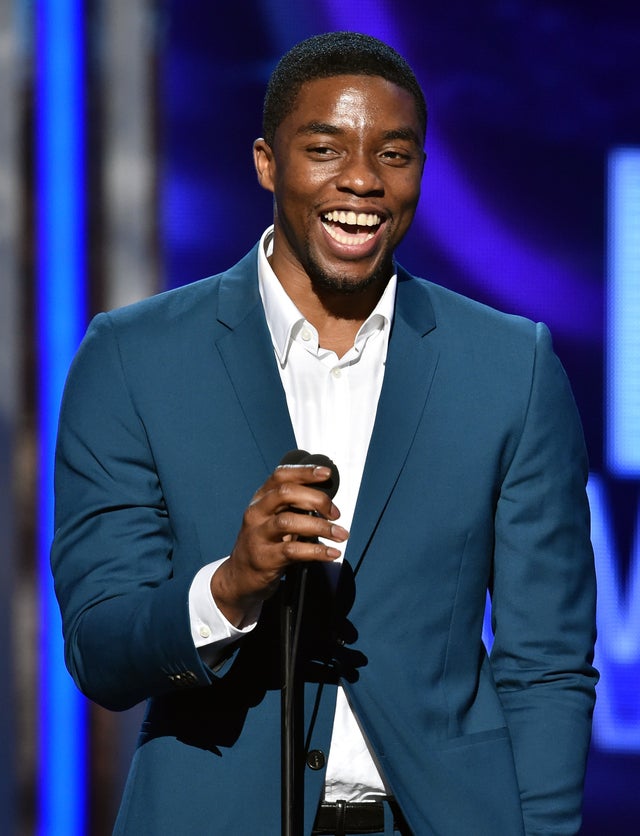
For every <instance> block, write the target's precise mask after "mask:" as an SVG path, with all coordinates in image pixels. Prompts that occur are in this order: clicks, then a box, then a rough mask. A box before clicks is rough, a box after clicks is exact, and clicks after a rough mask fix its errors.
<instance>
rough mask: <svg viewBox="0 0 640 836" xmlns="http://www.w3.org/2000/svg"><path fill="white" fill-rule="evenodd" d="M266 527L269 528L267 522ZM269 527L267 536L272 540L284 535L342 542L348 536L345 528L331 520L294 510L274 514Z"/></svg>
mask: <svg viewBox="0 0 640 836" xmlns="http://www.w3.org/2000/svg"><path fill="white" fill-rule="evenodd" d="M267 528H269V523H268V522H267ZM270 528H271V530H270V532H269V533H268V534H267V536H268V537H269V539H270V540H272V541H278V540H282V539H283V538H285V537H287V538H291V537H305V538H317V537H322V538H323V539H325V540H333V541H334V542H336V543H343V542H344V541H345V540H347V539H348V537H349V532H348V531H347V530H346V528H343V527H342V526H341V525H337V524H336V523H334V522H331V520H326V519H324V518H323V517H316V516H312V515H309V514H297V513H296V512H295V511H282V512H281V513H279V514H275V515H274V516H273V517H272V518H271V526H270Z"/></svg>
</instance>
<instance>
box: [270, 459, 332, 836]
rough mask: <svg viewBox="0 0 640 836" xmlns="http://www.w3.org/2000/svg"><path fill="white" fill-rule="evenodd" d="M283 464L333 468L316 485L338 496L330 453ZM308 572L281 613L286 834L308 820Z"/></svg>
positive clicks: (287, 591)
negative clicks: (304, 650) (303, 645)
mask: <svg viewBox="0 0 640 836" xmlns="http://www.w3.org/2000/svg"><path fill="white" fill-rule="evenodd" d="M280 464H281V465H287V464H289V465H295V464H315V465H323V466H324V467H329V468H330V470H331V476H330V478H329V479H328V480H327V481H326V482H322V483H320V484H315V485H313V487H314V488H316V489H318V490H320V491H323V492H324V493H326V494H327V496H329V497H331V498H332V499H333V497H334V496H335V495H336V493H337V491H338V486H339V484H340V477H339V475H338V469H337V467H336V466H335V464H334V463H333V462H332V461H331V459H329V458H327V456H323V455H321V454H313V455H312V454H309V453H307V451H306V450H291V451H290V452H288V453H286V454H285V456H284V457H283V458H282V460H281V461H280ZM302 513H305V512H302ZM308 571H309V564H305V563H301V564H300V565H299V566H292V567H290V568H289V570H288V571H287V573H286V576H285V579H284V582H283V584H284V588H283V595H282V610H281V614H280V634H281V635H280V645H281V649H280V666H281V680H282V681H281V691H280V712H281V732H280V749H281V802H280V803H281V820H282V836H300V834H301V833H302V828H303V821H304V780H303V779H304V766H303V764H304V762H303V755H304V682H301V681H300V680H299V677H298V676H297V675H296V673H297V671H296V668H297V665H296V662H297V658H298V647H299V643H300V632H301V627H302V613H303V609H304V598H305V591H306V586H307V576H308Z"/></svg>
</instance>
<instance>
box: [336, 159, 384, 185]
mask: <svg viewBox="0 0 640 836" xmlns="http://www.w3.org/2000/svg"><path fill="white" fill-rule="evenodd" d="M336 185H337V188H338V190H339V191H342V192H350V193H351V194H357V195H376V196H381V195H383V194H384V184H383V182H382V179H381V177H380V175H379V172H378V170H377V167H376V164H375V162H374V161H373V160H371V158H370V157H369V156H368V155H366V154H364V153H357V154H349V156H348V157H346V158H345V160H344V163H343V165H342V167H341V169H340V173H339V175H338V178H337V182H336Z"/></svg>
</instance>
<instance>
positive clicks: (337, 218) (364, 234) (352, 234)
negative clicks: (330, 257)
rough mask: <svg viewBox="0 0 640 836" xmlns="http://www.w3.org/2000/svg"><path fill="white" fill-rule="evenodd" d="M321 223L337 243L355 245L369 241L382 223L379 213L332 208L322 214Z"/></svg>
mask: <svg viewBox="0 0 640 836" xmlns="http://www.w3.org/2000/svg"><path fill="white" fill-rule="evenodd" d="M321 220H322V225H323V227H324V228H325V229H326V231H327V232H328V234H329V235H330V236H331V237H332V238H333V239H334V240H335V241H337V242H338V243H339V244H346V245H348V246H352V247H353V246H357V245H358V244H364V243H365V242H366V241H370V240H371V239H372V238H373V236H374V235H375V234H376V232H377V231H378V229H379V228H380V225H381V223H382V218H381V217H380V216H379V215H376V214H373V213H365V212H359V213H357V214H356V213H355V212H344V211H342V210H339V209H334V211H333V212H325V213H324V215H322V218H321Z"/></svg>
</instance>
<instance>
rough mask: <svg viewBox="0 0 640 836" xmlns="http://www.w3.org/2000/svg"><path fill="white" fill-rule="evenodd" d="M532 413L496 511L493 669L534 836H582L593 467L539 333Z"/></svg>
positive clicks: (590, 684)
mask: <svg viewBox="0 0 640 836" xmlns="http://www.w3.org/2000/svg"><path fill="white" fill-rule="evenodd" d="M536 333H537V342H536V355H535V364H534V368H533V375H532V381H531V390H530V397H529V403H528V408H527V410H526V415H525V417H524V422H523V426H522V432H521V436H520V439H519V442H518V446H517V449H516V452H515V454H514V456H513V458H512V460H511V462H510V464H509V467H508V471H507V473H506V477H505V479H504V480H503V483H502V489H501V493H500V497H499V500H498V505H497V512H496V520H495V557H494V579H493V591H492V618H493V629H494V634H495V640H494V644H493V647H492V652H491V662H492V667H493V671H494V677H495V680H496V683H497V687H498V690H499V694H500V698H501V701H502V704H503V707H504V710H505V713H506V716H507V723H508V727H509V731H510V735H511V739H512V745H513V752H514V757H515V762H516V770H517V776H518V782H519V786H520V793H521V800H522V809H523V815H524V821H525V829H526V833H527V834H538V833H546V834H548V833H554V834H573V833H577V832H578V830H579V828H580V815H581V814H580V810H581V803H582V791H583V783H584V773H585V765H586V757H587V752H588V747H589V741H590V734H591V716H592V711H593V706H594V701H595V684H596V682H597V673H596V671H595V669H594V668H593V667H592V664H591V663H592V660H593V646H594V641H595V574H594V564H593V554H592V549H591V544H590V539H589V509H588V504H587V499H586V493H585V484H586V479H587V460H586V452H585V447H584V440H583V435H582V428H581V425H580V421H579V418H578V415H577V410H576V407H575V403H574V400H573V396H572V394H571V391H570V388H569V384H568V381H567V379H566V375H565V373H564V370H563V369H562V367H561V365H560V362H559V361H558V359H557V357H556V356H555V354H554V353H553V350H552V347H551V339H550V336H549V333H548V331H547V329H546V327H545V326H543V325H538V326H537V332H536Z"/></svg>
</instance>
